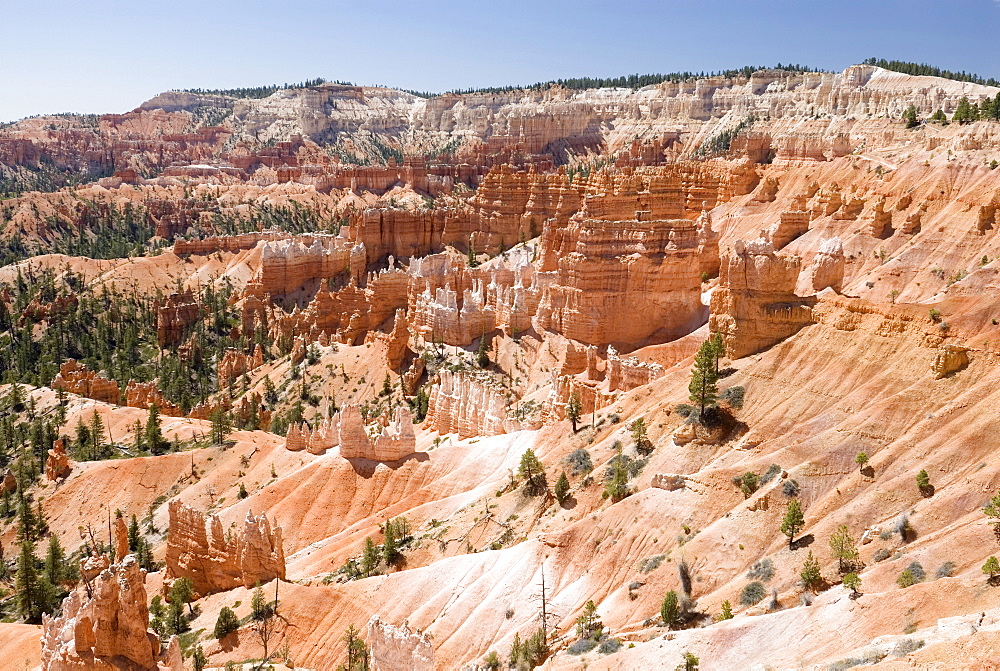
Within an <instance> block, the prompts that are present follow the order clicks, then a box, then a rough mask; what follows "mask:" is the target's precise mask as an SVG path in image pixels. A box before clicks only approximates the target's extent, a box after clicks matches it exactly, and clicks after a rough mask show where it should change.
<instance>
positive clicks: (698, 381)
mask: <svg viewBox="0 0 1000 671" xmlns="http://www.w3.org/2000/svg"><path fill="white" fill-rule="evenodd" d="M715 353H716V347H715V345H713V344H712V340H706V341H705V342H704V343H702V345H701V347H700V348H699V349H698V354H697V355H695V358H694V368H693V369H692V371H691V382H690V384H688V392H689V393H690V399H691V402H692V403H697V404H698V407H699V409H700V414H699V417H701V419H702V421H704V415H705V408H706V407H709V406H713V405H715V404H716V402H717V400H718V397H719V389H718V387H717V386H716V382H717V381H718V379H719V374H718V373H717V372H716V370H715V358H716V356H715Z"/></svg>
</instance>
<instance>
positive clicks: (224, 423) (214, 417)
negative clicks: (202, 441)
mask: <svg viewBox="0 0 1000 671" xmlns="http://www.w3.org/2000/svg"><path fill="white" fill-rule="evenodd" d="M210 418H211V421H212V427H211V438H212V444H213V445H222V444H223V443H224V442H225V440H226V436H228V435H229V432H230V431H231V430H232V421H231V419H230V417H229V413H228V412H226V410H225V408H223V407H221V406H220V407H218V408H216V409H215V410H213V411H212V414H211V415H210Z"/></svg>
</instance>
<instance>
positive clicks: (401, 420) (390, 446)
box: [340, 405, 417, 461]
mask: <svg viewBox="0 0 1000 671" xmlns="http://www.w3.org/2000/svg"><path fill="white" fill-rule="evenodd" d="M416 451H417V439H416V436H415V435H414V433H413V413H411V412H410V409H409V408H408V407H406V406H404V405H401V406H397V407H396V412H395V414H394V416H393V418H392V421H390V422H389V423H388V424H387V425H386V426H385V427H383V429H382V433H380V434H379V435H378V438H376V439H375V443H374V445H372V456H371V457H369V458H370V459H374V460H375V461H398V460H400V459H402V458H404V457H408V456H409V455H411V454H413V453H414V452H416ZM340 454H341V456H345V455H344V452H343V449H341V453H340Z"/></svg>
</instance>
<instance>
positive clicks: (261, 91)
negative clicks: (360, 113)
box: [181, 77, 354, 98]
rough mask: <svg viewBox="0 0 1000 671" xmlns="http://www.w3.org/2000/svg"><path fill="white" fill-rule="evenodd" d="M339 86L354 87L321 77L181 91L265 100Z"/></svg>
mask: <svg viewBox="0 0 1000 671" xmlns="http://www.w3.org/2000/svg"><path fill="white" fill-rule="evenodd" d="M327 83H332V84H341V85H343V86H354V84H352V83H351V82H342V81H334V82H328V81H327V80H326V79H323V78H322V77H317V78H316V79H307V80H305V81H304V82H299V83H298V84H272V85H270V86H254V87H251V88H242V89H181V91H184V92H185V93H203V94H206V95H216V96H228V97H230V98H266V97H268V96H269V95H271V94H272V93H275V92H276V91H286V90H288V89H312V88H316V87H317V86H319V85H320V84H327Z"/></svg>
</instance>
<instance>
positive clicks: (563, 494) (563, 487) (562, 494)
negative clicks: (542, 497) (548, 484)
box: [553, 471, 569, 504]
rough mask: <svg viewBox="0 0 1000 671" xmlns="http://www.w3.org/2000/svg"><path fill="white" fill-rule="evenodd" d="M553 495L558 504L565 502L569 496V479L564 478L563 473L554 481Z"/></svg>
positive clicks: (564, 473)
mask: <svg viewBox="0 0 1000 671" xmlns="http://www.w3.org/2000/svg"><path fill="white" fill-rule="evenodd" d="M553 493H554V494H555V496H556V501H558V502H559V503H560V504H562V503H563V502H564V501H566V498H567V497H568V496H569V478H567V477H566V472H565V471H563V472H561V473H560V474H559V479H558V480H556V486H555V490H554V492H553Z"/></svg>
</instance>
